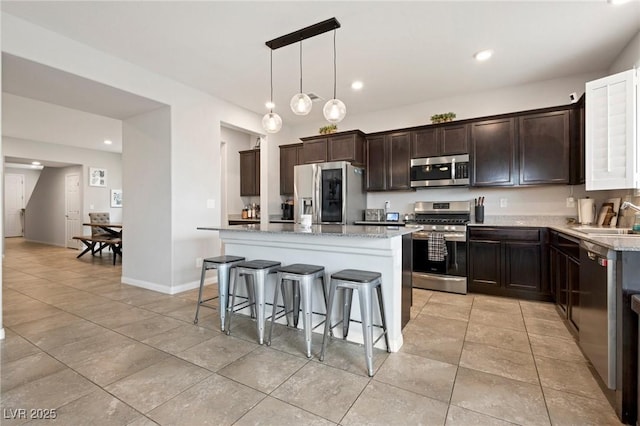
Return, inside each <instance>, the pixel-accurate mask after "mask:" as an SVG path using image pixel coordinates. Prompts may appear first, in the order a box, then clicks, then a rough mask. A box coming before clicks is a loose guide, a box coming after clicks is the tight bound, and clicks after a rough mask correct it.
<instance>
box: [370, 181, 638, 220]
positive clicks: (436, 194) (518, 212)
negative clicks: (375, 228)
mask: <svg viewBox="0 0 640 426" xmlns="http://www.w3.org/2000/svg"><path fill="white" fill-rule="evenodd" d="M631 194H633V191H629V190H618V191H589V192H587V191H585V189H584V185H575V186H569V185H545V186H536V187H522V186H521V187H517V188H452V187H447V188H429V189H419V190H416V191H407V192H375V193H374V192H370V193H368V194H367V208H373V209H376V208H384V206H385V201H389V202H390V209H389V211H394V212H395V211H397V212H400V213H401V214H404V213H412V212H413V203H414V202H416V201H466V200H471V202H472V205H473V200H474V198H478V197H482V196H484V197H485V201H484V205H485V215H486V216H500V215H504V216H562V217H577V215H578V210H577V207H567V198H568V197H570V196H572V197H573V198H574V199H575V200H576V205H577V200H578V199H579V198H585V197H589V198H593V199H595V200H596V204H597V205H598V206H599V205H601V204H602V203H603V202H604V201H606V199H607V198H612V197H620V198H622V197H624V196H625V195H631ZM501 200H506V201H503V205H505V204H506V206H505V207H501V206H500V205H501Z"/></svg>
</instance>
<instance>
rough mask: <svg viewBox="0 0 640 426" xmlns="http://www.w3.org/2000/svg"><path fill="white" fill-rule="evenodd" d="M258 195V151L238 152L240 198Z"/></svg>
mask: <svg viewBox="0 0 640 426" xmlns="http://www.w3.org/2000/svg"><path fill="white" fill-rule="evenodd" d="M254 195H260V150H250V151H241V152H240V196H242V197H248V196H254Z"/></svg>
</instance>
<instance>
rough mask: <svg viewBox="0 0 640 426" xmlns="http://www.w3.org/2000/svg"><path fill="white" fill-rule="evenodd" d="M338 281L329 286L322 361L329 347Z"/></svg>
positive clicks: (321, 354)
mask: <svg viewBox="0 0 640 426" xmlns="http://www.w3.org/2000/svg"><path fill="white" fill-rule="evenodd" d="M337 287H338V283H337V282H335V281H333V280H331V285H330V286H329V301H328V302H327V318H326V319H325V323H324V333H323V334H322V350H321V351H320V361H324V353H325V351H326V349H327V343H328V337H329V332H330V331H331V311H332V310H333V309H332V308H333V299H334V297H335V294H336V291H337Z"/></svg>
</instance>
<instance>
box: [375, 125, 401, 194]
mask: <svg viewBox="0 0 640 426" xmlns="http://www.w3.org/2000/svg"><path fill="white" fill-rule="evenodd" d="M366 152H367V156H366V157H367V162H366V172H365V173H366V181H365V182H366V184H365V185H366V190H367V191H407V190H410V189H411V180H410V178H411V176H410V168H411V132H391V133H385V134H378V135H371V136H369V137H367V143H366Z"/></svg>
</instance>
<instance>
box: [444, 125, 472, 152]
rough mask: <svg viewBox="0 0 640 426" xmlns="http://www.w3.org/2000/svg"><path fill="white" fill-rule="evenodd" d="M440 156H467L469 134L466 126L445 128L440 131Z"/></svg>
mask: <svg viewBox="0 0 640 426" xmlns="http://www.w3.org/2000/svg"><path fill="white" fill-rule="evenodd" d="M439 130H440V154H441V155H453V154H467V153H468V152H469V143H468V139H469V133H468V129H467V125H466V124H462V125H458V126H445V127H441V128H440V129H439Z"/></svg>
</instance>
